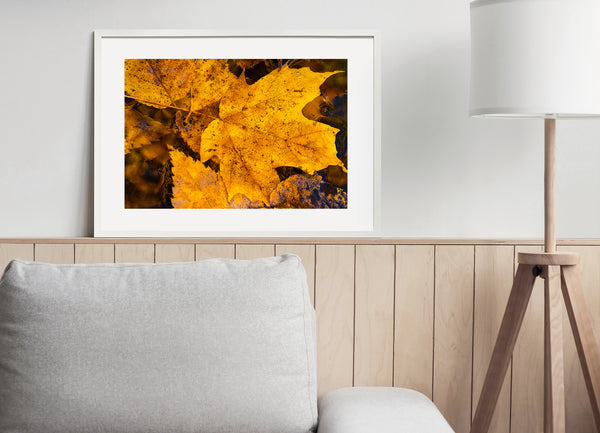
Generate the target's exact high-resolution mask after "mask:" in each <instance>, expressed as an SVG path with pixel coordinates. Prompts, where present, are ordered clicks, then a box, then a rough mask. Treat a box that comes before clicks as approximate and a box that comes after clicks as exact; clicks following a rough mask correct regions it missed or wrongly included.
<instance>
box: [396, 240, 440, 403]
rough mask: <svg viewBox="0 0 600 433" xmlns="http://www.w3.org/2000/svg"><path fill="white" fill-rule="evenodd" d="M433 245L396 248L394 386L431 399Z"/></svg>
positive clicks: (399, 246)
mask: <svg viewBox="0 0 600 433" xmlns="http://www.w3.org/2000/svg"><path fill="white" fill-rule="evenodd" d="M433 281H434V247H433V245H397V246H396V308H395V316H396V317H395V333H394V334H395V342H394V386H401V387H406V388H411V389H415V390H417V391H420V392H422V393H423V394H425V395H426V396H428V397H429V398H432V396H433V380H432V379H433Z"/></svg>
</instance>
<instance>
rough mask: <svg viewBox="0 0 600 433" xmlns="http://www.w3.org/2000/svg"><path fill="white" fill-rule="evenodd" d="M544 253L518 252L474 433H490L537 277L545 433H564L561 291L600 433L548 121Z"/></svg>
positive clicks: (596, 368)
mask: <svg viewBox="0 0 600 433" xmlns="http://www.w3.org/2000/svg"><path fill="white" fill-rule="evenodd" d="M544 122H545V123H544V140H545V164H544V211H545V234H544V239H545V241H544V252H543V253H519V255H518V262H519V266H518V268H517V273H516V276H515V279H514V283H513V286H512V289H511V292H510V296H509V298H508V304H507V306H506V310H505V312H504V317H503V319H502V324H501V325H500V331H499V332H498V338H497V339H496V344H495V346H494V351H493V352H492V358H491V360H490V365H489V367H488V371H487V373H486V376H485V382H484V384H483V388H482V391H481V396H480V398H479V403H478V405H477V410H476V411H475V416H474V418H473V423H472V425H471V433H487V431H488V429H489V426H490V423H491V421H492V416H493V414H494V409H495V408H496V403H497V401H498V396H499V395H500V390H501V387H502V383H503V382H504V377H505V376H506V370H507V369H508V364H509V363H510V359H511V356H512V352H513V349H514V347H515V343H516V341H517V336H518V334H519V330H520V328H521V324H522V322H523V317H524V316H525V311H526V310H527V305H528V303H529V298H530V297H531V292H532V290H533V286H534V283H535V280H536V278H537V277H538V276H539V277H541V278H543V279H544V293H545V297H544V433H565V386H564V365H563V360H564V356H563V334H562V305H561V291H562V298H563V299H564V302H565V306H566V308H567V314H568V316H569V322H570V324H571V329H572V331H573V336H574V337H575V345H576V346H577V353H578V355H579V361H580V363H581V368H582V370H583V376H584V378H585V384H586V387H587V391H588V396H589V398H590V403H591V406H592V411H593V413H594V420H595V423H596V428H597V429H598V431H600V357H599V355H598V347H597V345H596V340H595V339H594V333H593V330H592V325H591V322H590V316H589V313H588V309H587V306H586V303H585V299H584V296H583V290H582V286H581V281H580V279H579V273H578V270H577V264H578V263H579V255H578V254H574V253H558V252H556V236H555V213H554V209H555V204H554V201H555V188H554V178H555V130H556V120H555V119H545V121H544Z"/></svg>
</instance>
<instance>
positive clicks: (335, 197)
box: [270, 174, 348, 209]
mask: <svg viewBox="0 0 600 433" xmlns="http://www.w3.org/2000/svg"><path fill="white" fill-rule="evenodd" d="M270 205H271V207H274V208H293V209H298V208H321V209H323V208H336V209H338V208H345V207H347V205H348V197H347V194H346V192H345V191H344V190H343V189H341V188H336V187H335V186H333V185H330V184H326V183H325V181H324V180H323V178H322V177H321V176H319V175H314V176H308V175H301V174H295V175H292V176H290V177H288V178H287V179H285V180H284V181H282V182H280V183H279V184H278V185H277V187H276V188H275V190H274V191H273V192H272V193H271V197H270Z"/></svg>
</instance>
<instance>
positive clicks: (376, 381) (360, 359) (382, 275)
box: [354, 245, 395, 386]
mask: <svg viewBox="0 0 600 433" xmlns="http://www.w3.org/2000/svg"><path fill="white" fill-rule="evenodd" d="M394 265H395V260H394V246H393V245H357V246H356V277H355V278H356V300H355V319H354V320H355V322H354V329H355V336H354V385H355V386H392V384H393V372H394V354H393V352H394Z"/></svg>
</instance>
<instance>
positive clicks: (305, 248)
mask: <svg viewBox="0 0 600 433" xmlns="http://www.w3.org/2000/svg"><path fill="white" fill-rule="evenodd" d="M285 253H292V254H296V255H297V256H298V257H300V260H302V265H303V266H304V269H305V270H306V280H307V282H308V292H309V294H310V302H311V303H312V305H313V306H314V305H315V246H314V245H286V244H284V245H276V246H275V254H276V255H280V254H285Z"/></svg>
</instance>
